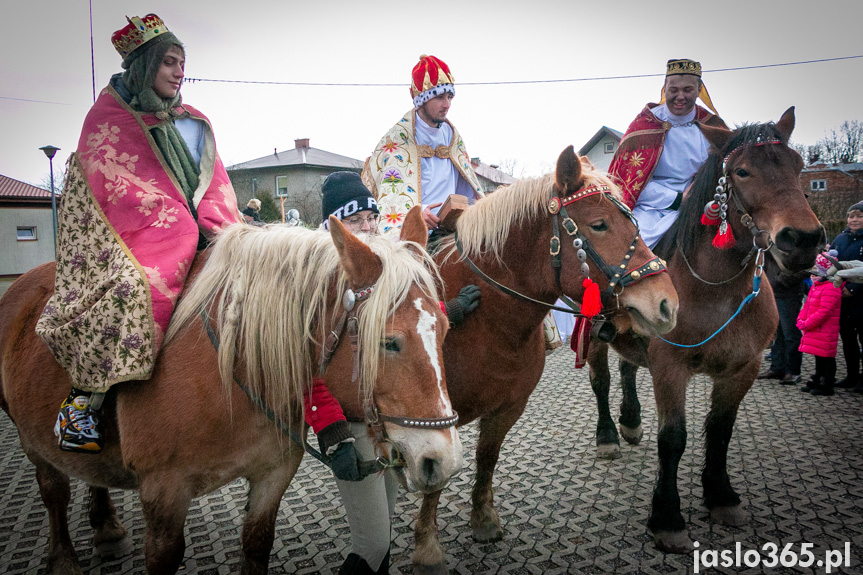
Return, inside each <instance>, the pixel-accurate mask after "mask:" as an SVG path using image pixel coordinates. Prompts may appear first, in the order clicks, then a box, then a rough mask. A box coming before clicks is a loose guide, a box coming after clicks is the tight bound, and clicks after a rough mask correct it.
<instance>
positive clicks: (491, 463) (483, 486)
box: [413, 146, 677, 573]
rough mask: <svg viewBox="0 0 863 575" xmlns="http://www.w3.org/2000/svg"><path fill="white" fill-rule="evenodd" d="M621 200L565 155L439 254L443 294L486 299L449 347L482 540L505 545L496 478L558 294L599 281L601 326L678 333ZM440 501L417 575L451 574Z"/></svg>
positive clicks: (432, 500)
mask: <svg viewBox="0 0 863 575" xmlns="http://www.w3.org/2000/svg"><path fill="white" fill-rule="evenodd" d="M618 198H619V190H618V188H617V187H616V186H615V185H614V184H613V183H612V182H611V181H610V180H609V179H608V178H607V177H605V176H604V175H603V174H601V173H600V172H598V171H597V170H595V169H594V168H593V166H592V165H591V164H590V162H582V161H581V159H580V158H579V157H578V156H577V155H576V154H575V153H574V152H573V149H572V147H571V146H570V147H569V148H567V149H566V150H564V151H563V153H562V154H561V155H560V157H559V158H558V162H557V169H556V172H555V173H554V174H549V175H546V176H544V177H541V178H537V179H532V180H523V181H519V182H516V183H515V184H512V185H510V186H506V187H504V188H499V189H498V190H497V191H495V192H494V193H493V194H491V195H490V196H488V197H486V198H485V199H482V200H480V201H478V202H477V203H476V205H474V206H471V207H469V208H468V209H466V210H465V211H464V213H463V214H462V215H461V217H460V218H459V220H458V222H457V224H456V228H457V233H456V235H455V236H450V237H449V238H447V239H445V240H444V241H443V243H442V245H441V246H440V247H439V248H438V250H437V255H436V256H435V259H436V261H437V262H438V263H439V264H440V270H441V276H442V277H443V280H444V286H445V289H446V292H447V293H457V292H458V290H459V289H461V288H462V287H463V286H465V285H468V284H478V285H479V286H480V289H481V290H482V300H481V303H480V305H479V307H478V308H477V309H476V311H474V312H473V313H472V314H471V315H469V316H468V317H467V319H466V321H465V323H464V325H463V326H460V327H459V328H457V329H453V330H450V332H449V334H448V335H447V338H446V340H445V341H444V361H445V365H446V374H447V385H448V389H449V392H450V397H451V398H452V401H453V408H455V410H456V411H458V413H459V424H460V425H461V424H465V423H469V422H471V421H474V420H477V419H478V420H479V441H478V444H477V449H476V460H477V475H476V482H475V484H474V488H473V510H472V511H471V519H470V525H471V528H472V529H473V535H474V538H475V539H476V540H477V541H495V540H498V539H500V538H502V537H503V529H502V527H501V524H500V518H499V517H498V514H497V511H496V510H495V508H494V500H493V496H492V476H493V474H494V469H495V466H496V465H497V460H498V456H499V454H500V448H501V444H502V443H503V440H504V437H505V436H506V434H507V432H508V431H509V430H510V428H511V427H512V426H513V425H514V424H515V422H516V421H517V420H518V418H519V417H520V416H521V414H522V412H523V411H524V408H525V406H526V405H527V401H528V397H529V396H530V394H531V392H532V391H533V390H534V388H535V387H536V385H537V383H538V382H539V378H540V376H541V375H542V370H543V367H544V366H545V345H544V338H543V330H542V320H543V317H545V315H546V314H547V313H548V310H549V306H550V305H551V304H553V303H554V302H555V300H556V299H557V298H558V297H559V296H561V295H562V294H565V295H567V296H569V297H571V298H573V299H576V300H578V301H581V300H582V296H583V294H584V291H585V287H584V286H585V285H586V284H587V285H592V283H593V282H595V283H596V284H598V287H599V289H600V290H602V291H603V292H604V293H605V298H604V299H605V302H606V309H605V311H604V312H603V315H608V316H611V315H612V314H614V315H615V316H620V315H626V316H631V318H632V319H631V320H630V321H631V322H632V323H633V324H634V325H635V326H636V329H638V330H639V331H640V332H641V333H644V334H646V335H655V334H660V333H666V332H667V331H669V330H670V329H671V328H673V327H674V323H675V317H676V315H677V295H676V294H675V292H674V287H673V286H672V284H671V281H670V280H669V278H668V274H665V273H655V274H653V275H651V273H653V271H654V268H655V270H660V268H661V266H660V263H659V262H658V261H657V260H656V259H655V258H654V256H653V254H652V253H651V251H650V250H649V249H648V248H647V247H646V246H645V245H644V242H642V241H641V239H640V238H639V237H638V232H637V229H636V226H635V223H634V221H633V220H632V219H631V217H630V213H629V210H628V209H627V208H626V207H625V206H623V205H622V204H621V203H620V201H619V199H618ZM459 252H461V254H460V253H459ZM606 262H611V264H608V263H606ZM587 276H589V279H590V282H586V281H585V280H586V279H587ZM624 276H625V278H626V279H625V280H624V281H623V282H621V279H622V278H624ZM648 276H649V277H648ZM639 277H644V279H642V280H641V281H637V278H639ZM620 283H623V285H625V286H626V287H625V289H623V292H622V293H620V291H621V286H620V285H618V287H615V285H617V284H620ZM612 292H613V294H616V295H618V296H619V297H615V295H613V294H612ZM596 303H598V302H596ZM440 495H441V492H440V491H436V492H432V493H429V494H426V495H425V496H424V498H423V503H422V508H421V510H420V514H419V517H418V518H417V522H416V530H415V540H416V550H415V553H414V556H413V562H414V569H415V572H417V573H446V556H445V553H444V550H443V548H442V547H441V545H440V543H439V542H438V538H437V523H436V521H437V506H438V501H439V499H440Z"/></svg>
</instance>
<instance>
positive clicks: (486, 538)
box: [473, 524, 503, 543]
mask: <svg viewBox="0 0 863 575" xmlns="http://www.w3.org/2000/svg"><path fill="white" fill-rule="evenodd" d="M473 539H474V541H476V542H477V543H494V542H495V541H500V540H501V539H503V529H501V528H500V525H494V524H489V525H483V526H482V527H474V528H473Z"/></svg>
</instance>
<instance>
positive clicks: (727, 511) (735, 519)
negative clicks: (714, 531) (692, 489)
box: [710, 505, 749, 527]
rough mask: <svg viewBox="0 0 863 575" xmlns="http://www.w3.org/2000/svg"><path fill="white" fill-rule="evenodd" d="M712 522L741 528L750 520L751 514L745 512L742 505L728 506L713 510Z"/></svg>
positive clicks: (711, 512)
mask: <svg viewBox="0 0 863 575" xmlns="http://www.w3.org/2000/svg"><path fill="white" fill-rule="evenodd" d="M710 520H711V521H713V522H714V523H718V524H719V525H727V526H729V527H740V526H741V525H745V524H746V522H747V521H748V520H749V514H748V513H746V511H744V510H743V506H742V505H727V506H724V507H714V508H713V509H711V510H710Z"/></svg>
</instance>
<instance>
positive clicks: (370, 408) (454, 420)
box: [305, 284, 458, 475]
mask: <svg viewBox="0 0 863 575" xmlns="http://www.w3.org/2000/svg"><path fill="white" fill-rule="evenodd" d="M375 286H376V284H372V285H370V286H368V287H364V288H362V289H360V290H356V291H354V290H352V289H351V288H348V289H346V290H345V293H344V295H343V296H342V307H343V308H344V311H343V312H342V315H341V316H340V317H339V320H338V321H337V322H336V325H335V327H334V329H333V330H331V331H330V333H329V335H327V337H326V339H325V341H324V344H323V345H322V346H321V360H320V364H319V367H318V375H319V377H323V376H324V372H325V371H326V369H327V366H328V365H329V363H330V360H332V358H333V355H334V354H335V353H336V348H338V346H339V343H340V342H341V339H342V334H343V332H345V331H347V335H348V339H349V340H350V342H351V351H352V355H353V358H354V359H353V370H352V372H351V381H352V382H355V381H357V380H358V379H359V371H360V361H359V357H360V348H359V317H357V314H358V313H359V309H360V307H362V305H363V304H364V303H365V302H366V301H367V300H368V298H369V296H371V294H372V292H373V291H374V289H375ZM365 422H366V424H367V425H368V426H369V428H370V429H371V430H372V432H373V433H374V438H375V439H374V443H375V449H376V450H377V448H378V447H382V446H383V445H387V444H388V445H390V446H392V448H393V449H394V450H395V452H396V453H397V454H398V455H397V457H396V458H395V459H394V460H390V459H389V458H388V457H387V456H386V454H381V455H379V456H378V457H377V459H375V461H374V462H372V463H376V464H378V465H379V466H380V468H379V469H377V471H382V470H383V469H386V468H387V467H401V466H403V465H404V459H403V458H402V456H401V452H400V451H399V449H398V447H397V446H396V444H395V443H393V442H392V441H391V440H390V439H389V438H387V434H386V429H385V428H384V422H389V423H392V424H395V425H398V426H399V427H406V428H409V429H435V430H438V429H447V428H449V427H455V426H456V425H458V413H456V412H455V411H453V415H452V416H449V417H436V418H420V417H403V416H393V415H386V414H384V413H381V412H380V410H378V406H377V403H376V402H375V400H374V397H372V399H371V401H369V402H368V403H367V404H366V406H365ZM305 447H306V449H307V450H308V449H311V446H309V445H308V443H306V445H305ZM363 463H367V462H363ZM372 472H374V471H371V472H369V473H372ZM369 473H367V475H368V474H369Z"/></svg>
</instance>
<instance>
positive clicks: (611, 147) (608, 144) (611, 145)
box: [605, 142, 614, 154]
mask: <svg viewBox="0 0 863 575" xmlns="http://www.w3.org/2000/svg"><path fill="white" fill-rule="evenodd" d="M605 153H606V154H613V153H614V142H606V143H605Z"/></svg>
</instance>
